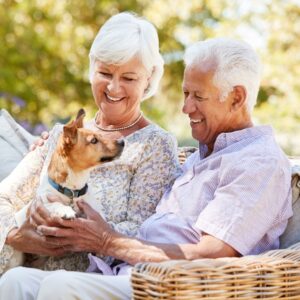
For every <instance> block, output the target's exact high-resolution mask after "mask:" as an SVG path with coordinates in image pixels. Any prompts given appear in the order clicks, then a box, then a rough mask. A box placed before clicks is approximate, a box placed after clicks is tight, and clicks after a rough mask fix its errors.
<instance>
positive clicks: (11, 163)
mask: <svg viewBox="0 0 300 300" xmlns="http://www.w3.org/2000/svg"><path fill="white" fill-rule="evenodd" d="M34 139H35V137H34V136H32V135H31V134H30V133H29V132H27V131H26V130H25V129H24V128H23V127H22V126H20V125H19V124H18V123H16V122H15V120H14V119H13V118H12V117H11V116H10V114H9V113H8V112H7V111H6V110H4V109H1V110H0V149H1V150H0V162H1V164H0V181H1V180H2V179H3V178H5V177H6V176H7V175H8V174H9V173H10V172H11V171H12V170H13V169H14V168H15V167H16V165H17V164H18V163H19V162H20V161H21V159H22V158H23V156H24V155H25V154H26V153H27V151H28V147H29V145H30V144H31V143H32V142H33V140H34Z"/></svg>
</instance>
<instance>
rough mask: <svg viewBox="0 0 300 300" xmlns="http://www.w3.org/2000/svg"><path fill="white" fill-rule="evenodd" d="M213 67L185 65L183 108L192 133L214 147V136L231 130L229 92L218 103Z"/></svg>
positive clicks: (231, 118)
mask: <svg viewBox="0 0 300 300" xmlns="http://www.w3.org/2000/svg"><path fill="white" fill-rule="evenodd" d="M211 69H212V68H206V69H204V68H202V69H201V68H199V67H188V68H186V69H185V71H184V78H183V92H184V105H183V108H182V111H183V112H184V113H185V114H187V115H188V116H189V118H190V125H191V128H192V136H193V138H195V139H196V140H198V141H199V142H200V143H202V144H206V145H207V146H208V148H209V149H210V150H212V149H213V146H214V143H215V140H216V138H217V136H218V135H219V134H220V133H222V132H229V131H232V128H234V125H235V124H234V119H233V114H232V107H231V104H232V93H229V95H228V96H227V97H226V99H225V101H223V102H220V100H219V99H220V92H219V90H218V88H217V87H216V86H215V85H214V84H213V75H214V72H213V71H212V70H211Z"/></svg>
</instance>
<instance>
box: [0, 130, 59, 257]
mask: <svg viewBox="0 0 300 300" xmlns="http://www.w3.org/2000/svg"><path fill="white" fill-rule="evenodd" d="M52 136H53V138H52V139H50V140H49V142H48V143H46V144H45V145H44V146H43V147H40V148H38V149H36V150H35V151H33V152H30V153H28V154H27V155H26V156H25V157H24V159H23V160H22V161H21V162H20V164H19V165H18V166H17V167H16V168H15V170H13V172H12V173H11V174H10V175H9V176H8V177H7V178H5V179H4V180H3V181H2V182H1V183H0V228H1V231H0V250H1V251H2V249H3V246H4V244H5V243H8V244H9V245H11V246H12V247H16V248H17V249H18V250H21V251H25V250H26V252H31V251H28V250H30V249H28V247H29V248H30V247H31V248H32V251H36V249H37V248H38V247H37V245H35V243H33V242H32V243H28V238H29V237H32V238H33V239H34V237H35V238H36V239H37V243H38V242H40V241H39V239H38V237H37V235H36V233H34V232H33V229H32V228H31V227H30V226H29V224H27V225H25V226H24V227H23V226H22V227H20V228H18V226H17V224H16V220H15V213H16V212H17V211H19V210H20V209H22V207H24V206H25V205H26V204H28V203H29V202H30V201H31V200H32V199H33V198H34V197H35V191H36V189H37V186H38V184H39V178H40V173H41V170H42V167H43V164H44V161H45V158H46V155H47V152H48V148H49V145H51V143H52V144H53V143H54V141H53V139H55V138H54V136H57V133H56V134H55V133H53V135H52ZM31 241H32V239H31Z"/></svg>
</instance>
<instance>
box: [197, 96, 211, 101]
mask: <svg viewBox="0 0 300 300" xmlns="http://www.w3.org/2000/svg"><path fill="white" fill-rule="evenodd" d="M195 98H196V99H197V100H198V101H205V100H208V98H206V97H201V96H198V95H195Z"/></svg>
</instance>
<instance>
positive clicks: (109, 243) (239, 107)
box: [0, 39, 292, 300]
mask: <svg viewBox="0 0 300 300" xmlns="http://www.w3.org/2000/svg"><path fill="white" fill-rule="evenodd" d="M184 61H185V64H186V67H185V72H184V80H183V92H184V105H183V112H184V113H185V114H186V115H188V117H189V119H190V125H191V128H192V135H193V137H194V138H195V139H196V140H198V141H199V151H197V153H194V154H193V155H192V156H190V157H189V159H188V160H187V162H186V163H185V165H184V166H183V174H182V175H181V176H180V177H179V178H177V180H176V181H175V183H174V185H173V187H172V189H171V190H169V191H167V192H166V193H165V195H164V197H163V198H162V200H161V202H160V204H159V206H158V207H157V212H156V214H154V215H153V216H152V217H150V218H149V219H148V220H146V222H144V224H143V225H142V226H141V228H140V231H139V236H138V238H129V237H127V236H124V235H122V234H120V233H118V232H116V231H114V230H113V229H112V228H111V227H110V226H109V225H108V224H107V223H106V222H105V221H104V220H103V219H102V218H101V216H99V214H97V213H96V212H95V211H93V210H92V209H91V208H90V207H89V206H88V205H87V204H86V203H83V202H82V203H80V204H79V206H80V207H81V209H82V210H83V211H84V212H85V214H86V215H87V219H82V218H79V219H76V220H74V221H68V220H58V219H57V220H55V221H56V222H57V223H59V226H52V227H50V226H45V225H40V226H39V228H38V229H39V231H40V232H41V234H43V235H44V236H45V239H47V240H48V241H51V242H52V243H53V245H61V246H63V247H64V248H65V249H66V250H68V251H90V252H92V253H99V254H104V255H109V256H113V257H114V258H116V259H118V260H121V261H124V262H125V263H123V264H119V265H117V266H116V267H115V268H114V269H113V270H111V269H109V268H108V266H107V265H105V264H104V262H103V261H101V260H100V259H99V258H97V257H96V256H93V255H90V260H91V267H90V271H96V272H97V271H98V273H99V272H100V271H102V273H103V274H111V275H116V274H117V275H118V276H105V275H100V274H95V273H92V274H89V273H77V272H66V271H55V272H45V271H40V270H33V269H26V268H17V269H14V270H10V271H8V272H7V273H6V274H5V275H4V276H3V277H2V279H1V286H0V298H1V299H2V298H3V299H5V297H4V295H10V297H11V298H13V299H44V300H45V299H53V297H54V293H55V299H127V298H130V294H131V290H130V277H129V275H125V276H121V275H123V274H126V273H127V274H128V271H129V269H130V265H134V264H135V263H138V262H147V261H156V262H159V261H164V260H169V259H197V258H202V257H203V258H204V257H210V258H215V257H223V256H240V255H246V254H256V253H260V252H262V251H265V250H269V249H275V248H277V247H278V245H279V236H280V235H281V234H282V232H283V231H284V229H285V227H286V225H287V220H288V218H289V217H290V216H291V215H292V210H291V190H290V176H291V173H290V166H289V162H288V160H287V158H286V157H285V155H284V154H283V153H282V151H281V150H280V148H279V147H278V145H277V144H276V142H275V140H274V136H273V132H272V129H271V128H270V127H268V126H254V125H253V123H252V119H251V111H252V109H253V106H254V105H255V103H256V97H257V93H258V89H259V82H260V70H259V69H260V66H259V60H258V58H257V56H256V54H255V53H254V51H253V50H252V49H251V48H250V47H249V45H247V44H245V43H243V42H239V41H235V40H229V39H211V40H207V41H204V42H198V43H195V44H194V45H192V46H191V47H190V48H188V49H187V51H186V53H185V57H184ZM38 212H39V214H40V217H42V218H47V213H46V212H45V211H44V210H43V208H39V209H38ZM95 245H98V246H97V247H96V246H95Z"/></svg>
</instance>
